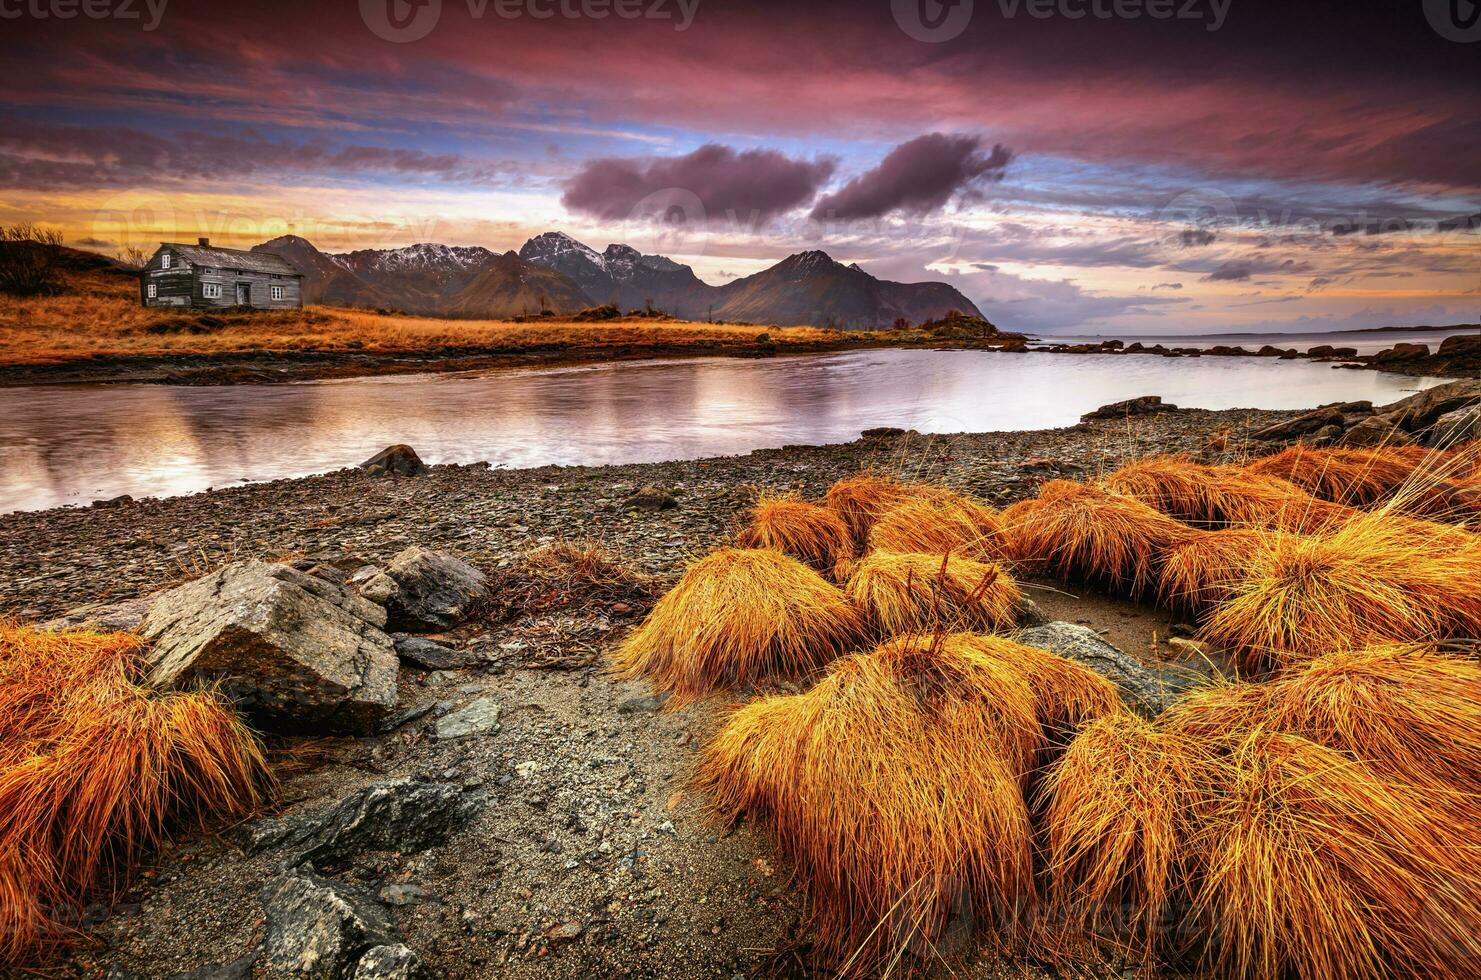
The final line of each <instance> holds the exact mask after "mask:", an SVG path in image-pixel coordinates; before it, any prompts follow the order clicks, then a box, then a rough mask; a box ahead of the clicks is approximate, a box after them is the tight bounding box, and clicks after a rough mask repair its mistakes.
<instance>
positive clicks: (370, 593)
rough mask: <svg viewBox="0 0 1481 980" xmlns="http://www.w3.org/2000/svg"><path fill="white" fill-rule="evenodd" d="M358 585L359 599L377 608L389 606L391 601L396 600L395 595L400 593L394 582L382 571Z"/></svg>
mask: <svg viewBox="0 0 1481 980" xmlns="http://www.w3.org/2000/svg"><path fill="white" fill-rule="evenodd" d="M359 585H360V597H361V598H362V599H365V600H367V601H369V602H373V603H375V604H376V605H377V606H386V605H389V604H390V602H391V600H392V599H394V598H396V594H397V593H398V592H400V591H401V587H400V586H399V585H397V584H396V580H395V579H393V578H392V577H391V576H389V575H387V574H386V573H385V572H382V571H377V572H376V573H375V574H374V575H372V576H370V577H369V578H367V579H365V580H364V581H363V582H360V583H359Z"/></svg>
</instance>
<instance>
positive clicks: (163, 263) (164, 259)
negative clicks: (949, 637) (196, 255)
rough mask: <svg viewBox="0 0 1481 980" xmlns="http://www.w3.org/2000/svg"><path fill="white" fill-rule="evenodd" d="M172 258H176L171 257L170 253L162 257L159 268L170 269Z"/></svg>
mask: <svg viewBox="0 0 1481 980" xmlns="http://www.w3.org/2000/svg"><path fill="white" fill-rule="evenodd" d="M172 258H174V256H173V255H171V254H170V253H169V252H166V253H165V254H163V255H161V256H160V257H159V267H160V268H161V269H168V268H169V267H170V259H172Z"/></svg>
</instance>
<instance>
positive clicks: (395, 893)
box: [381, 882, 427, 906]
mask: <svg viewBox="0 0 1481 980" xmlns="http://www.w3.org/2000/svg"><path fill="white" fill-rule="evenodd" d="M426 897H427V893H426V892H425V891H423V890H422V886H421V885H418V884H416V883H414V882H408V883H406V884H396V885H387V886H385V887H384V888H382V889H381V901H382V902H385V903H386V904H387V905H397V906H402V905H418V904H420V903H421V901H422V899H424V898H426Z"/></svg>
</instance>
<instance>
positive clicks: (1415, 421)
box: [1383, 379, 1481, 432]
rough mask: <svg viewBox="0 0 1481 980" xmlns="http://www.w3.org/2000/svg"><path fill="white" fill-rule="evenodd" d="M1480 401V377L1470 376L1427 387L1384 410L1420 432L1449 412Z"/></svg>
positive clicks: (1412, 429)
mask: <svg viewBox="0 0 1481 980" xmlns="http://www.w3.org/2000/svg"><path fill="white" fill-rule="evenodd" d="M1477 404H1481V380H1474V379H1467V380H1465V381H1452V382H1450V383H1449V384H1443V385H1436V386H1435V387H1433V388H1426V389H1425V390H1424V391H1421V392H1417V393H1416V394H1413V395H1410V396H1409V397H1408V398H1402V399H1400V400H1399V401H1396V402H1394V403H1393V404H1392V405H1388V406H1385V407H1384V409H1383V414H1385V415H1390V416H1392V417H1393V419H1394V421H1395V422H1397V423H1398V424H1399V425H1401V426H1403V427H1404V429H1406V430H1407V431H1409V432H1420V431H1422V430H1424V429H1427V428H1429V427H1430V426H1431V425H1432V424H1433V423H1434V422H1435V421H1436V420H1437V419H1439V417H1440V416H1442V415H1444V414H1446V413H1447V412H1453V411H1455V410H1456V409H1457V408H1466V407H1468V406H1470V405H1477Z"/></svg>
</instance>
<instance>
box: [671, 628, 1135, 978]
mask: <svg viewBox="0 0 1481 980" xmlns="http://www.w3.org/2000/svg"><path fill="white" fill-rule="evenodd" d="M1020 652H1022V653H1023V654H1024V656H1023V657H1022V658H1021V659H1020V658H1019V657H1017V656H1015V654H1018V653H1020ZM1037 654H1039V655H1041V656H1042V658H1048V657H1052V656H1053V655H1052V654H1048V653H1045V652H1044V651H1037ZM1055 659H1058V658H1055ZM1040 660H1041V658H1040V657H1036V656H1034V655H1033V652H1030V651H1028V648H1024V647H1019V646H1018V645H1017V644H1012V643H1011V642H1010V641H1006V640H1001V639H999V638H984V637H977V636H971V635H945V636H942V635H938V636H935V637H915V638H909V639H903V640H897V641H893V642H891V643H887V644H885V645H884V646H881V647H880V648H878V649H877V650H875V651H873V652H872V653H868V654H855V655H853V656H850V657H847V658H844V659H842V660H840V661H838V662H836V663H835V664H834V665H833V666H832V667H831V668H830V670H829V671H828V674H827V675H826V676H825V677H824V678H823V679H821V680H820V681H819V682H818V683H817V685H815V686H814V687H813V688H812V689H811V690H809V691H807V692H806V693H803V694H795V695H786V696H775V697H769V698H765V699H762V700H759V701H755V702H752V703H751V704H749V705H746V706H745V707H742V708H740V709H738V710H737V711H735V712H734V713H733V714H732V715H731V717H730V719H729V720H728V722H727V723H726V724H725V726H724V727H723V728H722V729H721V730H720V732H719V733H718V734H717V735H716V736H715V738H714V739H713V740H712V741H711V742H710V743H709V744H708V745H707V746H706V747H705V749H704V750H703V752H702V754H701V758H700V762H699V767H698V770H697V775H696V782H697V784H698V785H699V786H700V787H701V788H702V789H703V790H704V791H705V792H706V793H707V794H708V796H709V799H710V800H711V802H712V806H713V808H714V811H715V813H716V814H717V815H719V816H720V817H722V818H723V819H726V820H733V819H735V818H737V817H739V816H740V815H741V814H750V815H751V816H753V817H754V818H756V819H757V820H758V821H759V822H760V823H761V825H762V826H764V827H765V828H766V829H767V830H768V831H769V832H770V833H771V835H772V836H773V838H774V839H775V841H776V843H777V844H778V845H779V847H780V849H781V850H782V851H783V852H785V853H786V854H787V855H789V856H790V857H791V858H792V859H793V861H794V862H795V863H796V865H797V867H798V870H799V872H800V876H801V879H802V881H803V884H804V885H805V887H806V890H807V894H808V897H809V900H810V902H809V908H810V913H811V917H812V920H813V925H814V926H815V929H816V935H817V946H818V949H819V950H820V951H821V952H822V953H823V954H824V955H825V957H826V958H828V959H830V960H831V961H832V962H833V964H834V966H835V968H837V969H839V970H840V971H841V972H843V973H860V974H873V975H878V974H879V973H881V972H884V971H885V970H887V969H888V968H889V967H891V966H892V965H894V964H895V963H897V962H898V961H899V960H900V959H901V958H904V957H911V958H914V957H922V958H932V957H936V956H942V957H949V956H950V955H951V954H953V953H957V952H960V953H965V952H967V950H966V948H965V946H964V944H965V943H966V941H967V940H968V938H969V937H970V935H972V934H974V933H975V934H977V935H979V936H982V937H984V938H987V939H988V940H990V941H992V942H993V943H995V944H996V945H997V946H998V947H1000V948H1006V947H1008V946H1009V945H1011V944H1012V943H1013V942H1015V941H1016V940H1018V939H1021V938H1023V937H1022V934H1021V929H1022V926H1023V923H1025V922H1026V921H1028V919H1029V918H1030V917H1029V916H1026V915H1025V914H1024V913H1025V912H1028V911H1031V910H1032V908H1033V906H1034V904H1035V901H1036V896H1035V886H1034V876H1033V854H1032V832H1031V828H1030V818H1029V812H1028V807H1027V804H1026V802H1025V798H1024V792H1025V783H1026V780H1027V779H1028V777H1029V775H1030V773H1031V771H1032V769H1033V767H1034V765H1035V760H1036V759H1037V758H1038V756H1039V753H1040V752H1042V751H1043V749H1044V747H1045V744H1046V740H1047V738H1048V735H1047V734H1046V730H1045V727H1044V722H1043V719H1045V718H1049V719H1059V718H1065V717H1071V716H1075V717H1079V716H1083V715H1086V714H1088V713H1090V712H1091V711H1093V710H1096V709H1092V708H1091V707H1090V705H1089V701H1090V698H1089V696H1087V695H1086V694H1085V692H1084V690H1076V691H1066V692H1064V694H1063V697H1057V696H1056V695H1055V693H1054V688H1055V685H1056V683H1063V679H1064V678H1068V677H1073V678H1074V680H1075V682H1077V683H1079V684H1081V685H1083V686H1084V687H1085V688H1086V689H1089V688H1091V687H1096V688H1097V690H1098V697H1099V698H1100V699H1101V700H1100V701H1099V703H1098V710H1102V711H1106V710H1110V709H1109V708H1108V706H1107V702H1106V701H1105V700H1104V698H1105V696H1106V693H1107V689H1109V698H1110V699H1111V700H1114V699H1115V692H1114V689H1112V688H1110V685H1109V683H1108V682H1107V681H1105V680H1104V679H1103V678H1100V677H1098V676H1097V675H1095V674H1093V673H1092V672H1090V671H1089V670H1087V669H1086V668H1084V667H1081V666H1079V665H1078V664H1073V663H1070V662H1068V661H1066V662H1065V665H1066V666H1065V667H1064V668H1063V669H1062V670H1060V671H1057V672H1053V673H1052V674H1049V673H1044V672H1042V671H1040V672H1039V676H1033V675H1034V674H1035V671H1036V667H1037V665H1038V664H1039V663H1040ZM1081 674H1084V675H1089V678H1093V681H1091V680H1088V679H1086V678H1084V677H1082V676H1080V675H1081ZM1095 682H1099V685H1103V687H1100V686H1099V685H1096V684H1095ZM1056 702H1058V703H1056Z"/></svg>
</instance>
